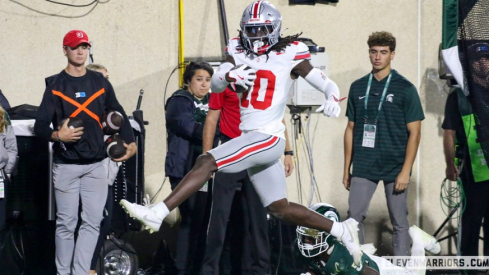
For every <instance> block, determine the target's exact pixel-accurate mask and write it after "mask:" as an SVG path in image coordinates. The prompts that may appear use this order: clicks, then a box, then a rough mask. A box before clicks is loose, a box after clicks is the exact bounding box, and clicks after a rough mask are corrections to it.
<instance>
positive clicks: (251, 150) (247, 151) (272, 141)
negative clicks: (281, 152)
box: [216, 136, 279, 169]
mask: <svg viewBox="0 0 489 275" xmlns="http://www.w3.org/2000/svg"><path fill="white" fill-rule="evenodd" d="M278 139H279V138H278V137H276V136H274V137H272V138H271V139H270V140H269V141H267V142H265V143H261V144H257V145H255V146H251V147H249V148H246V149H244V150H243V151H241V152H239V153H238V154H236V155H234V156H232V157H230V158H226V159H223V160H219V161H217V162H216V163H217V168H218V169H219V168H221V167H222V166H224V165H226V164H229V163H231V162H235V161H238V160H240V159H242V158H245V157H247V156H248V155H250V154H252V153H255V152H256V151H260V150H263V149H265V148H267V147H270V146H271V145H273V144H275V143H276V142H277V140H278Z"/></svg>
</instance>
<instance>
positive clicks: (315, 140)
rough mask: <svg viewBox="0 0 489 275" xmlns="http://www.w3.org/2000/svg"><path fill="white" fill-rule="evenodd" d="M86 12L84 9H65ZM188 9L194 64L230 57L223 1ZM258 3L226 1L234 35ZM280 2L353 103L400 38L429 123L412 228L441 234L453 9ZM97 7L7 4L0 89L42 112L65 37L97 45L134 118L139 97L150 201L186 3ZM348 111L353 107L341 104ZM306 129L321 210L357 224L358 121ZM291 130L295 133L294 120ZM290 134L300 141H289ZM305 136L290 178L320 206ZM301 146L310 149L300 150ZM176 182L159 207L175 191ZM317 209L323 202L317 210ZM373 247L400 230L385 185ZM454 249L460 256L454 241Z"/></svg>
mask: <svg viewBox="0 0 489 275" xmlns="http://www.w3.org/2000/svg"><path fill="white" fill-rule="evenodd" d="M65 2H68V3H71V2H73V4H79V2H80V1H65ZM183 2H184V3H183V9H184V20H183V22H184V37H185V44H184V50H185V52H184V56H185V58H186V59H196V58H203V59H204V60H219V59H222V57H223V48H224V42H223V38H222V37H223V36H222V35H223V32H222V28H221V22H220V19H219V7H218V1H215V0H199V1H197V0H187V1H183ZM249 3H250V1H243V0H239V1H225V4H226V12H227V21H228V26H229V33H230V36H231V37H233V36H235V35H237V31H236V30H237V29H238V28H239V19H240V16H241V13H242V11H243V10H244V8H245V7H246V6H247V5H248V4H249ZM273 3H274V4H275V6H276V7H277V8H278V9H279V10H280V11H281V13H282V16H283V27H282V30H283V34H284V35H290V34H295V33H298V32H303V36H304V37H309V38H312V39H313V40H314V42H316V43H317V44H318V45H320V46H324V47H326V52H327V53H328V55H329V60H330V63H329V65H330V67H329V72H330V77H331V78H332V79H333V80H334V81H335V82H336V83H337V84H338V86H339V87H340V89H341V93H342V96H346V95H347V94H348V89H349V87H350V84H351V83H352V82H353V81H354V80H355V79H357V78H359V77H361V76H363V75H365V74H367V73H368V72H369V70H370V68H371V65H370V63H369V60H368V53H367V50H368V48H367V44H366V41H367V37H368V35H369V34H370V33H372V32H373V31H379V30H386V31H390V32H392V33H393V34H394V35H395V36H396V38H397V44H398V46H397V50H396V56H395V59H394V61H393V68H395V69H396V70H398V71H399V72H400V73H401V74H402V75H404V76H405V77H406V78H407V79H409V80H410V81H411V82H412V83H414V84H415V86H416V87H418V88H419V92H420V97H421V100H422V104H423V107H424V111H425V116H426V119H425V120H424V121H423V123H422V139H421V145H420V150H419V155H418V157H417V160H416V163H415V165H414V170H413V174H412V177H411V184H410V186H409V212H410V213H409V218H410V222H411V223H418V224H419V225H420V227H422V228H423V229H425V230H426V231H428V232H431V233H433V232H434V231H435V230H436V228H437V227H438V226H439V225H440V224H441V222H442V221H443V220H444V218H445V215H444V214H443V210H442V207H441V206H440V200H439V192H440V185H441V182H442V180H443V178H444V169H445V165H444V158H443V149H442V131H441V130H440V125H441V121H442V119H443V108H444V105H445V100H446V96H447V94H446V91H447V88H446V87H444V84H445V83H444V82H442V81H440V80H439V79H438V75H437V68H438V63H437V60H438V46H439V43H440V42H441V19H442V14H441V13H442V10H441V9H442V3H441V1H433V0H399V1H392V0H370V1H360V0H341V1H339V3H338V4H335V5H333V4H317V5H315V6H302V5H301V6H291V5H289V4H288V1H287V0H274V1H273ZM92 7H93V6H91V7H85V8H74V7H67V6H60V5H56V4H52V3H49V2H45V1H29V0H16V1H7V0H0V22H1V23H0V26H1V29H2V33H1V35H0V36H1V39H0V48H1V49H2V50H1V51H0V60H1V62H2V66H0V88H1V89H2V90H3V92H4V93H5V94H6V96H7V97H8V98H9V100H10V101H11V104H12V105H13V106H16V105H20V104H25V103H27V104H32V105H38V104H39V103H40V101H41V96H42V93H43V91H44V78H45V77H47V76H50V75H52V74H55V73H58V72H59V71H61V70H62V69H63V68H64V67H65V65H66V59H65V57H64V56H63V52H62V39H63V36H64V34H65V33H66V32H68V31H69V30H71V29H83V30H85V31H86V32H87V33H88V36H89V37H90V39H91V40H92V41H93V50H94V59H95V62H96V63H101V64H103V65H105V66H106V67H107V68H108V70H109V73H110V81H111V82H112V84H113V85H114V88H115V90H116V93H117V94H118V98H119V100H120V102H121V103H122V105H123V106H124V108H125V110H126V112H132V111H133V110H134V108H135V107H136V102H137V96H138V93H139V90H140V89H144V91H145V94H144V98H143V102H142V109H143V110H144V115H145V119H146V120H148V121H149V125H148V126H147V147H146V167H145V171H146V175H147V177H146V181H147V192H148V193H149V194H150V195H152V196H153V195H154V194H156V192H157V190H158V189H159V188H160V186H161V184H162V182H163V181H164V160H165V152H166V141H165V137H166V131H165V123H164V119H165V117H164V116H165V115H164V110H163V106H164V100H165V98H167V97H168V96H169V95H170V94H171V93H172V92H173V91H175V90H176V89H177V86H178V77H177V76H178V74H177V73H175V74H174V75H172V76H171V78H170V81H169V85H168V89H167V90H166V92H165V84H166V82H167V80H168V78H169V77H170V73H171V72H172V70H173V69H174V68H175V66H177V63H178V38H179V23H178V22H179V15H178V10H179V5H178V1H157V0H146V1H130V0H117V1H114V0H112V1H108V0H107V1H106V3H100V4H98V5H97V6H96V7H95V8H94V9H93V10H92V11H90V9H91V8H92ZM341 107H342V108H343V113H344V111H345V110H346V101H344V102H343V103H342V104H341ZM301 117H302V122H303V125H306V124H307V122H308V121H309V120H310V127H309V132H308V133H309V135H310V137H309V139H310V141H311V142H312V147H313V154H312V156H313V159H314V172H315V178H316V180H317V182H318V185H319V194H320V197H321V200H322V201H325V202H329V203H331V204H333V205H335V206H336V207H338V208H339V210H340V213H341V215H342V216H343V217H346V211H347V206H348V203H347V200H348V192H347V191H346V190H345V189H344V188H343V186H342V183H341V181H342V167H343V157H342V156H343V132H344V128H345V126H346V123H347V119H346V118H345V117H344V116H341V117H340V118H338V119H329V118H325V117H323V116H322V115H318V114H313V115H311V116H309V117H308V116H307V115H306V114H302V116H301ZM286 119H287V122H288V126H289V132H292V131H293V128H292V122H291V120H290V115H289V114H288V113H287V114H286ZM289 135H290V134H289ZM304 139H305V137H302V139H301V138H299V139H298V140H297V141H296V142H297V144H298V147H297V148H296V151H297V152H296V155H298V160H299V163H300V165H299V166H298V167H297V169H298V170H300V175H301V178H300V180H299V178H298V173H297V170H296V172H294V175H293V176H291V177H290V178H288V179H287V187H288V193H289V196H290V200H292V201H297V202H301V203H304V204H307V203H308V202H309V201H310V199H311V196H310V169H309V166H308V165H307V162H308V160H307V158H306V152H305V151H304V148H305V143H304ZM301 142H302V143H301ZM168 185H169V184H168V183H165V185H164V187H163V191H162V192H160V193H159V196H158V197H157V198H156V201H161V200H162V199H163V198H164V197H165V195H166V194H168V192H169V191H168V190H169V187H168ZM316 201H318V198H317V197H314V198H313V199H312V202H316ZM366 230H367V240H366V241H368V242H374V243H375V244H376V245H377V246H379V247H380V249H381V250H382V251H385V253H386V254H389V253H391V250H390V236H391V232H390V231H391V226H390V223H389V217H388V213H387V208H386V203H385V199H384V195H383V187H379V190H378V191H377V192H376V194H375V196H374V199H373V200H372V203H371V206H370V211H369V217H368V218H367V229H366ZM444 246H445V247H444V248H443V252H444V253H452V252H453V247H452V248H450V250H449V249H448V248H447V247H446V245H445V244H444Z"/></svg>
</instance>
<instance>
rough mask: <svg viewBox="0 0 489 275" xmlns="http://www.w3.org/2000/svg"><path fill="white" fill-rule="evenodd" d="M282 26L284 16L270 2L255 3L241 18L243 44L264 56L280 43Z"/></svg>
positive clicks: (247, 8)
mask: <svg viewBox="0 0 489 275" xmlns="http://www.w3.org/2000/svg"><path fill="white" fill-rule="evenodd" d="M281 26H282V16H281V15H280V12H279V11H278V10H277V8H275V7H274V6H273V5H272V4H271V3H270V2H268V1H262V0H260V1H254V2H253V3H251V5H249V6H248V7H246V9H245V10H244V12H243V17H242V18H241V23H240V27H241V33H242V40H243V41H241V43H242V45H243V47H245V48H246V49H248V50H250V51H252V52H254V53H257V54H262V53H264V52H265V51H266V50H267V49H268V48H269V47H271V46H273V45H275V44H276V43H277V42H278V40H279V38H280V28H281Z"/></svg>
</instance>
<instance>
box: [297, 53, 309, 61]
mask: <svg viewBox="0 0 489 275" xmlns="http://www.w3.org/2000/svg"><path fill="white" fill-rule="evenodd" d="M308 58H311V54H310V53H305V54H298V55H296V56H295V57H294V60H299V59H308Z"/></svg>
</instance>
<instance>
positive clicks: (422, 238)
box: [296, 203, 440, 275]
mask: <svg viewBox="0 0 489 275" xmlns="http://www.w3.org/2000/svg"><path fill="white" fill-rule="evenodd" d="M310 209H311V210H313V211H315V212H316V213H318V214H320V215H322V216H324V217H326V218H328V219H330V220H333V221H339V220H340V214H339V213H338V211H337V210H336V208H334V207H333V206H332V205H330V204H327V203H316V204H314V205H312V206H311V207H310ZM296 233H297V248H298V249H299V251H300V253H301V254H302V256H303V259H304V262H305V264H306V265H307V269H308V271H307V272H306V273H302V274H301V275H322V274H349V275H355V274H362V275H366V274H368V275H370V274H382V275H384V274H386V275H390V274H392V275H402V274H406V275H415V274H417V275H421V274H425V273H426V267H423V266H415V267H416V268H414V266H413V268H412V269H407V268H402V267H399V266H395V265H393V264H392V263H391V262H389V261H388V260H386V259H383V258H381V257H378V256H375V255H373V253H374V252H375V247H374V246H373V245H372V244H366V245H362V246H361V247H362V250H363V251H364V253H363V255H362V257H361V262H360V264H359V265H357V264H355V263H354V262H353V259H352V256H351V255H350V254H349V253H348V250H347V249H346V247H345V246H344V245H343V243H342V242H341V241H338V240H337V239H336V238H335V237H333V236H331V235H330V234H328V233H326V232H324V231H320V230H316V229H311V228H307V227H304V226H298V227H297V229H296ZM409 235H410V236H411V239H412V241H413V245H412V247H411V256H415V257H416V259H417V260H418V261H417V262H422V261H421V258H422V257H424V256H425V250H427V251H429V252H431V253H433V254H438V253H439V252H440V244H439V243H438V241H437V240H436V239H435V238H434V237H433V236H431V235H429V234H428V233H426V232H424V231H423V230H421V229H420V228H419V227H417V226H416V225H413V226H411V227H410V228H409Z"/></svg>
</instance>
